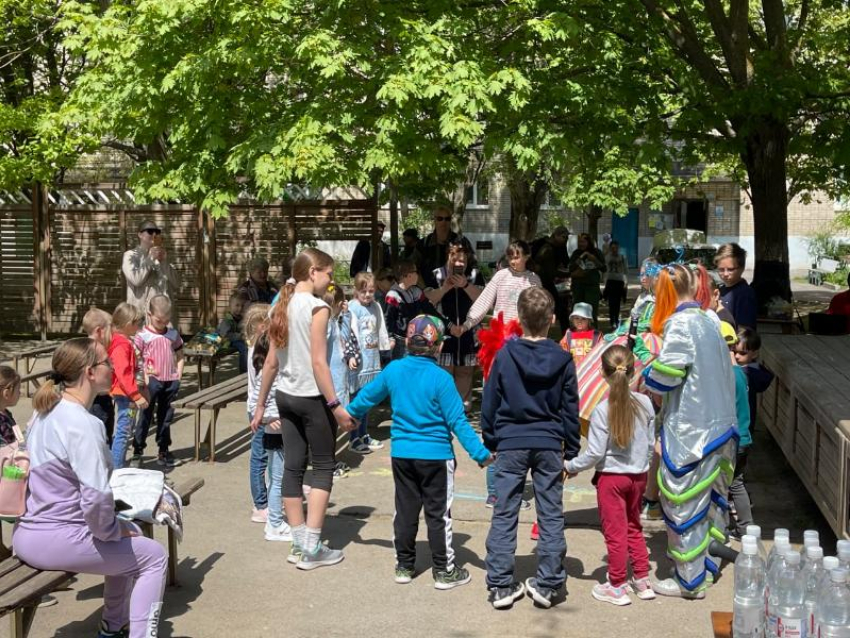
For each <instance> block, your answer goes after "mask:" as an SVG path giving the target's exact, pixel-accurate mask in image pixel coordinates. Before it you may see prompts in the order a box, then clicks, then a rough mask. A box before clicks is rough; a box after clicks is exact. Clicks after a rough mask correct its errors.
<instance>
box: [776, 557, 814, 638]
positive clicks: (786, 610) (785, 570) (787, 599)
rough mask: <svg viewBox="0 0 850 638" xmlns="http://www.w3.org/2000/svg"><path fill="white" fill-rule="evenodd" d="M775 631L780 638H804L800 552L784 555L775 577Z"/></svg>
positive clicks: (804, 592)
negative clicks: (783, 560)
mask: <svg viewBox="0 0 850 638" xmlns="http://www.w3.org/2000/svg"><path fill="white" fill-rule="evenodd" d="M775 598H776V607H775V609H776V630H777V635H778V636H780V638H806V627H807V625H808V622H807V618H806V585H805V583H804V582H803V579H802V578H801V574H800V552H795V551H790V552H788V553H787V554H785V564H784V565H782V567H781V568H780V569H779V572H778V573H777V577H776V597H775Z"/></svg>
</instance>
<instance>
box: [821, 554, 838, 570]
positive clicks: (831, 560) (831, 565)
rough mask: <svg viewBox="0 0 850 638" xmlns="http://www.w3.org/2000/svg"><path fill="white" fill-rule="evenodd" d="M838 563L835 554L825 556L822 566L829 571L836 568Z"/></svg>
mask: <svg viewBox="0 0 850 638" xmlns="http://www.w3.org/2000/svg"><path fill="white" fill-rule="evenodd" d="M840 564H841V563H840V562H839V561H838V559H837V558H836V557H835V556H826V557H825V558H824V559H823V568H824V569H825V570H826V571H828V572H831V571H832V570H833V569H838V566H839V565H840Z"/></svg>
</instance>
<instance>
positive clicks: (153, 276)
mask: <svg viewBox="0 0 850 638" xmlns="http://www.w3.org/2000/svg"><path fill="white" fill-rule="evenodd" d="M161 240H162V229H160V228H159V226H157V225H156V223H154V222H152V221H150V220H145V221H143V222H142V223H141V224H139V245H138V246H137V247H136V248H133V249H131V250H128V251H127V252H125V253H124V258H123V260H122V262H121V272H123V273H124V278H125V279H126V280H127V303H131V304H133V305H134V306H136V307H137V308H139V309H140V310H141V311H142V312H144V313H147V311H148V303H149V302H150V300H151V298H153V297H155V296H156V295H165V296H166V297H168V298H169V299H171V300H172V301H176V295H177V291H178V289H179V288H180V276H179V275H178V273H177V271H176V270H175V269H174V268H173V267H172V266H171V264H170V263H168V261H167V257H168V254H167V252H166V250H165V247H164V246H163V245H162V241H161Z"/></svg>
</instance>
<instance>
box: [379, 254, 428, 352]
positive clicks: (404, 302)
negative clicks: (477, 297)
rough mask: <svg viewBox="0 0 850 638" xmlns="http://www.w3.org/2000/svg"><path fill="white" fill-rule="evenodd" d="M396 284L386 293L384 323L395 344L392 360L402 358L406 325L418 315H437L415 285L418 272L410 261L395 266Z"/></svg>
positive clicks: (417, 279)
mask: <svg viewBox="0 0 850 638" xmlns="http://www.w3.org/2000/svg"><path fill="white" fill-rule="evenodd" d="M396 277H397V278H398V283H396V284H393V287H392V288H391V289H390V291H389V292H388V293H387V297H386V304H387V309H386V322H387V331H388V332H389V334H390V337H391V338H392V340H393V341H394V342H395V347H394V348H393V353H392V358H393V359H401V358H402V357H403V356H404V338H405V335H406V334H407V324H408V323H410V320H411V319H413V317H416V316H418V315H430V316H434V317H437V316H439V313H438V312H437V310H436V309H435V308H434V306H433V305H432V304H431V302H430V301H428V298H427V297H426V296H425V293H424V292H423V291H422V288H420V287H419V286H418V285H417V282H418V281H419V271H418V270H417V268H416V264H414V263H413V262H412V261H400V262H398V265H397V266H396Z"/></svg>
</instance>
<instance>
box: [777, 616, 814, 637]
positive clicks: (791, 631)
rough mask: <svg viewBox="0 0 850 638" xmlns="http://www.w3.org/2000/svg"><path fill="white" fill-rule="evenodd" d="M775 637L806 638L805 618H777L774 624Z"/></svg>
mask: <svg viewBox="0 0 850 638" xmlns="http://www.w3.org/2000/svg"><path fill="white" fill-rule="evenodd" d="M776 625H777V627H776V629H777V635H778V636H779V637H780V638H806V636H807V632H806V629H807V625H808V623H807V619H806V618H779V619H778V620H777V623H776Z"/></svg>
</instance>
